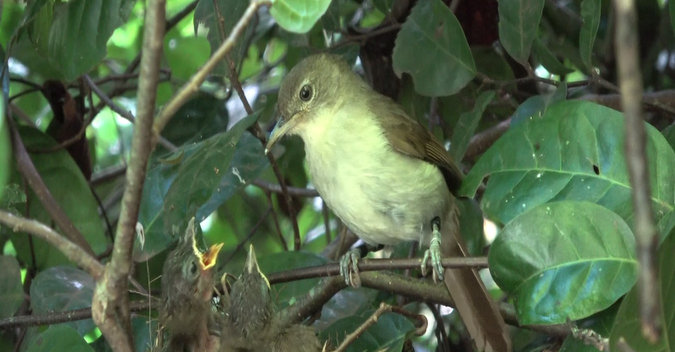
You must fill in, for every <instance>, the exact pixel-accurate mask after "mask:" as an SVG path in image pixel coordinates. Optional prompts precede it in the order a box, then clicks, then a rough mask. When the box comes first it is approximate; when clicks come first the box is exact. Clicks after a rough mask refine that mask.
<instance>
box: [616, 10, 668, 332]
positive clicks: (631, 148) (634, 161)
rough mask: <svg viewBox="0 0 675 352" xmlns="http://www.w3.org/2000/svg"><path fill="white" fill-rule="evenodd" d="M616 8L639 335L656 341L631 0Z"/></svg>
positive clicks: (652, 238) (653, 240)
mask: <svg viewBox="0 0 675 352" xmlns="http://www.w3.org/2000/svg"><path fill="white" fill-rule="evenodd" d="M614 7H615V9H616V33H615V37H614V40H615V45H616V58H617V62H618V69H619V83H620V89H621V103H622V105H623V111H624V115H625V117H626V137H625V138H626V146H625V148H626V165H627V167H628V174H629V176H630V183H631V191H632V195H633V210H634V211H635V218H634V219H635V222H634V225H633V227H634V232H635V237H636V239H637V255H638V261H639V262H640V276H639V279H638V288H639V291H638V292H639V297H640V317H641V320H642V335H643V336H644V337H645V338H646V339H647V340H648V341H650V342H652V343H656V342H657V341H658V340H659V336H660V334H661V332H660V328H661V327H660V321H661V319H660V312H659V306H660V304H659V292H658V286H659V285H658V273H657V270H658V269H657V265H656V249H657V246H658V233H657V230H656V226H655V224H654V219H653V217H652V203H651V196H650V184H649V173H648V165H647V163H648V160H647V153H646V151H645V145H646V133H645V126H644V122H643V120H642V106H641V101H642V75H641V74H640V65H639V58H638V38H637V33H636V31H637V15H636V12H635V3H634V1H632V0H614Z"/></svg>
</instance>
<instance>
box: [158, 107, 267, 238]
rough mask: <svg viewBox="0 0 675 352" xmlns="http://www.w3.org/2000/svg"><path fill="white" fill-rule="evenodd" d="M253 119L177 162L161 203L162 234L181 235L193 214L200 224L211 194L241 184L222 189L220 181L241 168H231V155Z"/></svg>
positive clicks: (254, 116)
mask: <svg viewBox="0 0 675 352" xmlns="http://www.w3.org/2000/svg"><path fill="white" fill-rule="evenodd" d="M257 118H258V113H255V114H253V115H250V116H248V117H246V118H244V119H243V120H241V121H239V122H237V124H236V125H234V126H233V127H232V128H231V129H229V130H228V131H227V132H225V133H221V134H217V135H215V136H213V137H211V138H209V139H207V140H204V141H203V142H201V143H200V144H199V147H198V148H199V149H198V150H197V151H196V152H194V153H193V154H192V155H189V156H187V157H186V158H185V159H184V160H182V161H181V162H180V167H179V168H178V174H177V175H176V179H175V180H174V181H173V183H172V184H171V186H170V187H169V190H168V192H167V193H166V198H165V201H164V207H163V212H164V213H165V214H164V229H165V230H166V231H168V232H169V233H170V234H173V235H175V234H178V233H181V232H182V231H183V230H184V229H185V226H187V222H188V220H189V219H190V217H192V216H194V215H195V214H197V215H199V217H198V219H197V221H202V220H203V219H204V218H205V217H206V216H207V215H208V213H206V212H205V211H202V210H201V209H200V208H201V207H202V206H203V205H204V204H206V203H207V202H208V201H209V200H210V199H212V198H213V196H214V194H217V193H220V192H230V191H231V190H230V189H229V188H231V187H232V186H234V187H235V188H236V187H239V186H241V185H242V183H240V182H235V183H233V184H232V183H228V184H227V185H226V188H225V189H223V188H221V180H222V179H223V177H225V176H228V174H235V173H237V172H239V171H238V168H239V167H241V166H238V165H232V160H233V157H234V153H235V150H237V146H238V142H239V139H240V138H241V136H242V134H243V133H244V131H245V130H246V128H248V127H249V126H251V124H253V123H255V121H256V120H257ZM261 155H262V154H261ZM235 176H236V175H235ZM228 177H229V176H228ZM229 194H230V195H231V194H232V192H230V193H229ZM221 200H222V199H221ZM218 205H219V204H218ZM214 209H215V208H214ZM198 210H199V212H198ZM212 210H213V209H212Z"/></svg>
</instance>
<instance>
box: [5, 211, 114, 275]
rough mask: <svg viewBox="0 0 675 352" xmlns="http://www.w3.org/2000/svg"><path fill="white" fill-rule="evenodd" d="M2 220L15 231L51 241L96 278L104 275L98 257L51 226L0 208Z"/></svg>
mask: <svg viewBox="0 0 675 352" xmlns="http://www.w3.org/2000/svg"><path fill="white" fill-rule="evenodd" d="M0 222H1V223H3V224H5V225H6V226H7V227H9V228H10V229H12V231H14V232H20V231H24V232H27V233H29V234H31V235H35V236H37V237H40V238H41V239H43V240H45V241H47V242H49V244H51V245H52V246H54V247H55V248H56V249H58V250H59V251H61V253H63V254H64V255H65V256H66V257H67V258H68V259H70V260H72V261H73V262H74V263H75V264H77V266H79V267H80V268H82V269H84V270H85V271H86V272H87V273H89V275H91V276H92V277H93V278H94V279H98V278H100V277H101V275H103V265H102V264H101V263H99V261H98V260H96V258H94V257H93V256H92V255H91V254H90V253H87V251H85V250H84V249H82V247H80V246H78V245H76V244H75V243H73V242H71V241H70V240H69V239H67V238H65V237H64V236H62V235H61V234H59V233H58V232H56V231H54V230H52V229H51V228H50V227H49V226H47V225H45V224H43V223H41V222H39V221H36V220H32V219H26V218H24V217H21V216H18V215H14V214H12V213H10V212H7V211H4V210H0Z"/></svg>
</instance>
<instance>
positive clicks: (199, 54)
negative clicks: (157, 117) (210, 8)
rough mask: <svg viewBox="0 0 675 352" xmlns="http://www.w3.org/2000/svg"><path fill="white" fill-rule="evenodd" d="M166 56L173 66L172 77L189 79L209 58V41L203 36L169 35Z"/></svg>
mask: <svg viewBox="0 0 675 352" xmlns="http://www.w3.org/2000/svg"><path fill="white" fill-rule="evenodd" d="M207 2H208V1H207ZM164 56H165V57H166V61H167V62H168V63H169V67H170V68H171V77H172V78H173V77H175V78H177V79H179V80H183V81H187V80H188V79H190V77H191V76H192V75H193V74H194V73H195V72H197V70H199V68H200V67H201V66H202V65H204V63H205V62H206V60H208V59H209V43H208V42H207V40H206V39H204V38H203V37H181V36H173V37H168V36H167V37H166V38H165V39H164Z"/></svg>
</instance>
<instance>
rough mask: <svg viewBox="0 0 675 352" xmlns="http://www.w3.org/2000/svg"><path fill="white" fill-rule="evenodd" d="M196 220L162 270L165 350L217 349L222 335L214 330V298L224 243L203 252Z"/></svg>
mask: <svg viewBox="0 0 675 352" xmlns="http://www.w3.org/2000/svg"><path fill="white" fill-rule="evenodd" d="M194 221H195V219H194V218H192V219H190V222H189V223H188V227H187V229H186V230H185V234H184V235H183V236H182V237H180V238H179V239H178V244H177V246H176V248H175V249H174V250H173V251H172V252H171V253H169V255H168V256H167V258H166V261H165V262H164V268H163V270H162V306H161V309H160V316H159V320H160V323H161V324H162V325H163V326H164V327H165V328H166V330H167V331H168V336H169V338H168V343H167V345H166V349H165V350H166V351H170V352H184V351H186V352H187V351H190V352H192V351H213V350H217V349H214V348H217V346H214V345H213V344H214V343H217V342H218V338H217V337H214V336H211V332H210V331H212V330H214V326H213V323H214V321H215V316H214V314H215V312H214V311H213V309H212V305H211V298H212V293H213V287H214V274H213V273H214V271H215V264H216V259H217V257H218V252H219V251H220V248H221V247H222V246H223V244H222V243H219V244H215V245H212V246H211V247H210V248H209V249H208V250H207V251H206V252H203V253H202V252H201V251H200V250H199V249H198V248H197V241H196V240H195V227H194V226H195V224H194ZM215 329H216V332H217V328H215Z"/></svg>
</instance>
